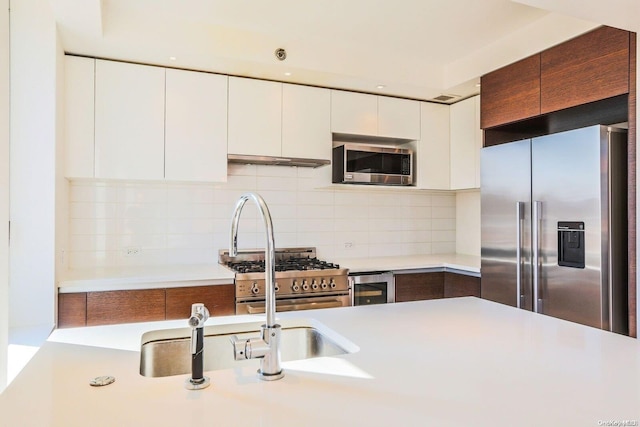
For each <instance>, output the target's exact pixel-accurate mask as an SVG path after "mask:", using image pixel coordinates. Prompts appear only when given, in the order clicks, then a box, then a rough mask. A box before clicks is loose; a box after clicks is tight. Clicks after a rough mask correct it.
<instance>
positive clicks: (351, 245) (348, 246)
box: [344, 242, 353, 249]
mask: <svg viewBox="0 0 640 427" xmlns="http://www.w3.org/2000/svg"><path fill="white" fill-rule="evenodd" d="M352 247H353V242H346V243H345V244H344V248H345V249H351V248H352Z"/></svg>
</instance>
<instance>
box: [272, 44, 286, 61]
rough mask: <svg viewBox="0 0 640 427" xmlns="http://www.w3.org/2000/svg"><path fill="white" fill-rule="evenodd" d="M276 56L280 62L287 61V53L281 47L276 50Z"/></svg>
mask: <svg viewBox="0 0 640 427" xmlns="http://www.w3.org/2000/svg"><path fill="white" fill-rule="evenodd" d="M275 54H276V58H277V59H278V61H284V60H285V59H287V51H286V50H284V49H283V48H281V47H280V48H278V49H276V52H275Z"/></svg>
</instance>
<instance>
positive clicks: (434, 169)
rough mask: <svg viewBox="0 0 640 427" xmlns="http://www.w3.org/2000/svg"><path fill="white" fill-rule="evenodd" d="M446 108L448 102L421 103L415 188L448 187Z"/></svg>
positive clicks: (447, 111) (434, 188) (433, 188)
mask: <svg viewBox="0 0 640 427" xmlns="http://www.w3.org/2000/svg"><path fill="white" fill-rule="evenodd" d="M449 109H450V107H449V106H448V105H442V104H434V103H430V102H422V103H421V114H420V116H421V120H420V122H421V124H422V132H421V139H420V141H419V143H418V148H417V150H416V152H417V156H418V158H417V162H416V163H417V166H416V169H417V173H418V183H417V186H418V187H419V188H428V189H432V190H449V188H450V183H449V181H450V170H451V168H450V166H449V164H450V157H449V156H450V154H449V149H450V144H449Z"/></svg>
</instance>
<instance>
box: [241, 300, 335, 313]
mask: <svg viewBox="0 0 640 427" xmlns="http://www.w3.org/2000/svg"><path fill="white" fill-rule="evenodd" d="M342 306H344V304H343V303H342V301H340V300H337V299H332V300H329V301H327V300H324V301H318V302H312V301H310V302H295V301H276V312H283V311H294V310H311V309H316V308H334V307H342ZM247 312H248V313H249V314H262V313H264V303H262V304H249V305H247Z"/></svg>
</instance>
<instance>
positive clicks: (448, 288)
mask: <svg viewBox="0 0 640 427" xmlns="http://www.w3.org/2000/svg"><path fill="white" fill-rule="evenodd" d="M469 296H470V297H478V298H480V278H479V277H473V276H465V275H463V274H455V273H444V297H445V298H452V297H469Z"/></svg>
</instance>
